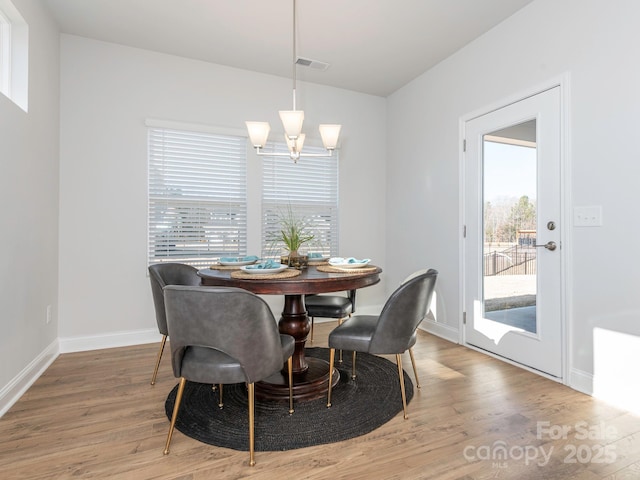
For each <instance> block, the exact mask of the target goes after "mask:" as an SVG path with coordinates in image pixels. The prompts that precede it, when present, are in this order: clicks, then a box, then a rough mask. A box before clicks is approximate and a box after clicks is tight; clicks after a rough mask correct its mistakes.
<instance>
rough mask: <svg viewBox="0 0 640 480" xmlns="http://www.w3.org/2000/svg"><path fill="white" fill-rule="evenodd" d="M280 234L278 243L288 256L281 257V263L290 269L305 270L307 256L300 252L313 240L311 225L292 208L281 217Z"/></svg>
mask: <svg viewBox="0 0 640 480" xmlns="http://www.w3.org/2000/svg"><path fill="white" fill-rule="evenodd" d="M279 220H280V233H279V234H278V238H277V241H278V242H281V243H282V244H283V245H284V247H285V249H286V250H287V254H286V255H283V256H281V257H280V263H283V264H285V265H289V266H290V267H296V268H304V267H306V266H307V262H308V257H307V255H301V254H300V252H299V250H300V247H301V246H302V245H304V244H305V243H307V242H310V241H311V240H313V238H314V235H313V233H312V232H311V224H310V222H309V221H308V220H307V219H305V218H304V217H300V216H298V215H296V214H295V213H294V212H293V210H292V209H291V206H289V207H288V209H287V211H286V212H284V213H281V214H280V215H279Z"/></svg>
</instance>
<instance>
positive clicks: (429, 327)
mask: <svg viewBox="0 0 640 480" xmlns="http://www.w3.org/2000/svg"><path fill="white" fill-rule="evenodd" d="M418 328H419V329H420V330H424V331H425V332H429V333H431V334H432V335H435V336H437V337H440V338H444V339H445V340H449V341H450V342H452V343H458V329H457V328H453V327H451V326H449V325H443V324H442V323H438V322H435V321H433V320H430V319H428V318H427V319H425V320H423V321H422V323H421V324H420V326H419V327H418Z"/></svg>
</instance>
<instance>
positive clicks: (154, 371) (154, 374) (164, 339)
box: [151, 335, 167, 385]
mask: <svg viewBox="0 0 640 480" xmlns="http://www.w3.org/2000/svg"><path fill="white" fill-rule="evenodd" d="M165 343H167V336H166V335H163V336H162V341H161V342H160V351H159V352H158V359H157V360H156V368H154V369H153V377H151V385H155V384H156V376H157V375H158V367H159V366H160V360H161V359H162V352H163V351H164V344H165Z"/></svg>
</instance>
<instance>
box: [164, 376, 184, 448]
mask: <svg viewBox="0 0 640 480" xmlns="http://www.w3.org/2000/svg"><path fill="white" fill-rule="evenodd" d="M186 384H187V379H186V378H184V377H182V378H180V385H179V386H178V392H177V393H176V402H175V403H174V404H173V414H172V415H171V424H170V425H169V435H167V443H166V445H165V446H164V454H165V455H167V454H168V453H169V444H170V443H171V437H172V436H173V429H174V428H175V426H176V419H177V418H178V409H179V408H180V402H181V401H182V394H183V393H184V386H185V385H186Z"/></svg>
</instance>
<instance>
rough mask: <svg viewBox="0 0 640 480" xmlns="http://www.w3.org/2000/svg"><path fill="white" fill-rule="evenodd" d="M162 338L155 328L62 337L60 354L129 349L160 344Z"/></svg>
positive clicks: (60, 339)
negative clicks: (118, 348)
mask: <svg viewBox="0 0 640 480" xmlns="http://www.w3.org/2000/svg"><path fill="white" fill-rule="evenodd" d="M161 338H162V336H161V335H160V334H159V333H158V330H157V329H155V328H150V329H146V330H132V331H127V332H115V333H108V334H105V335H87V336H77V337H66V338H65V337H61V338H59V339H58V340H59V342H60V353H71V352H86V351H87V350H101V349H103V348H115V347H128V346H130V345H142V344H144V343H155V342H160V340H161Z"/></svg>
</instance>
